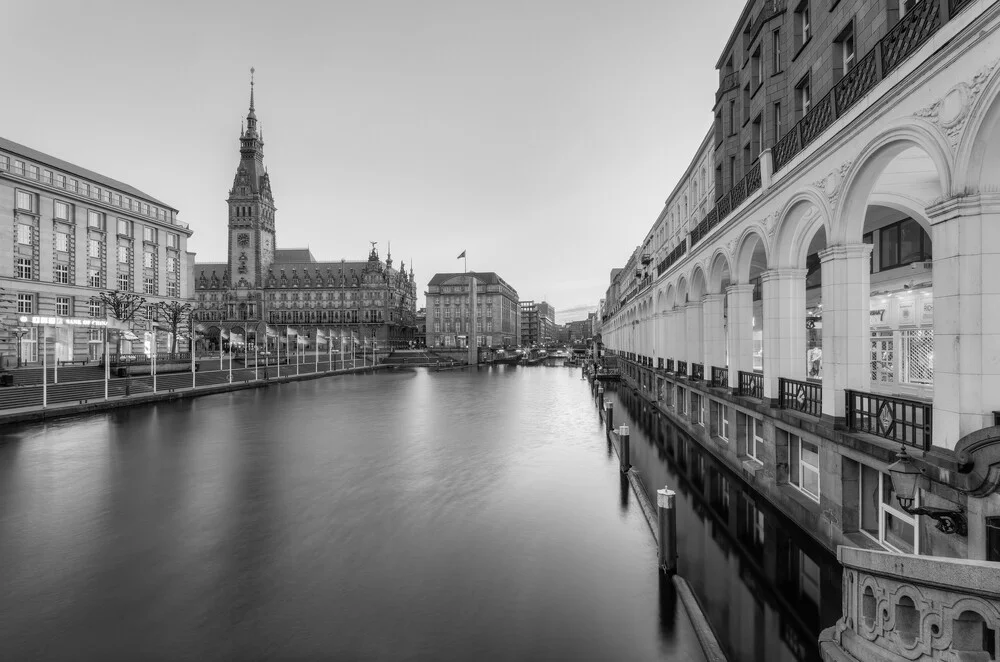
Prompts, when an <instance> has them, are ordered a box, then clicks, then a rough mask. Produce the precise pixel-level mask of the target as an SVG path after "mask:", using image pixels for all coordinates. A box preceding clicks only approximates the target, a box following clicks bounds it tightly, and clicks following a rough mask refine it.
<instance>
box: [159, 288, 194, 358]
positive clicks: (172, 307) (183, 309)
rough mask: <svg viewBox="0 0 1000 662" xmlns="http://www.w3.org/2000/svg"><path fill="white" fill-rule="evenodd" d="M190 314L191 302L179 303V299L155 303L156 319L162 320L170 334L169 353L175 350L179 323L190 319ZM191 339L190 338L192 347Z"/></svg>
mask: <svg viewBox="0 0 1000 662" xmlns="http://www.w3.org/2000/svg"><path fill="white" fill-rule="evenodd" d="M190 316H191V304H189V303H181V302H180V301H161V302H159V303H158V304H156V319H157V321H159V322H163V323H164V324H166V325H167V327H168V328H169V329H170V333H171V334H172V336H171V337H172V338H173V340H172V342H171V345H170V353H171V354H174V353H176V352H177V332H178V331H179V330H180V328H181V325H182V324H183V323H184V322H185V321H190V320H189V319H188V318H189V317H190ZM193 347H194V345H193V339H192V348H193Z"/></svg>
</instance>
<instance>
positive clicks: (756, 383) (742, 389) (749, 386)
mask: <svg viewBox="0 0 1000 662" xmlns="http://www.w3.org/2000/svg"><path fill="white" fill-rule="evenodd" d="M739 377H740V382H739V391H738V392H737V395H742V396H746V397H748V398H757V399H758V400H763V399H764V375H763V374H761V373H759V372H746V371H744V370H740V372H739Z"/></svg>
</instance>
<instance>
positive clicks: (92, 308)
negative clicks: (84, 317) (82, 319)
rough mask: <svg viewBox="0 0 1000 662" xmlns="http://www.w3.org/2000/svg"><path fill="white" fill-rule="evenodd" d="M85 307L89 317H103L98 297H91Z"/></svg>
mask: <svg viewBox="0 0 1000 662" xmlns="http://www.w3.org/2000/svg"><path fill="white" fill-rule="evenodd" d="M87 309H88V312H89V313H90V316H91V317H104V306H103V304H101V301H100V300H99V299H91V300H90V303H89V304H88V306H87ZM91 340H93V334H91Z"/></svg>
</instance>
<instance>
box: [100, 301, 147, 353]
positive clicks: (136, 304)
mask: <svg viewBox="0 0 1000 662" xmlns="http://www.w3.org/2000/svg"><path fill="white" fill-rule="evenodd" d="M100 300H101V303H103V304H104V309H105V311H107V314H108V315H110V316H111V317H113V318H114V319H116V320H118V321H119V322H122V323H123V324H125V323H128V322H131V321H133V320H134V319H135V314H136V313H137V312H139V311H140V310H141V309H142V307H143V306H144V305H145V304H146V297H141V296H139V295H138V294H135V293H133V292H122V291H121V290H114V291H112V292H101V296H100ZM115 335H116V340H115V354H121V351H122V329H115Z"/></svg>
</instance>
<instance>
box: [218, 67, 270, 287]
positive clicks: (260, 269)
mask: <svg viewBox="0 0 1000 662" xmlns="http://www.w3.org/2000/svg"><path fill="white" fill-rule="evenodd" d="M253 71H254V70H253V69H251V70H250V112H249V113H248V114H247V124H246V128H245V129H244V130H243V131H242V133H241V134H240V164H239V166H238V167H237V168H236V177H235V178H234V179H233V188H232V189H231V190H230V191H229V199H228V201H227V202H228V203H229V280H230V283H231V286H232V287H233V288H236V289H243V288H248V289H251V288H252V289H259V288H261V287H263V285H264V280H265V277H266V275H267V271H268V269H269V268H270V266H271V264H272V262H274V250H275V248H274V247H275V236H274V211H275V209H274V198H273V197H272V196H271V180H270V178H269V177H268V174H267V170H266V169H265V168H264V139H263V135H262V134H261V133H260V132H259V130H258V128H257V115H256V113H255V112H254V107H253Z"/></svg>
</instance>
